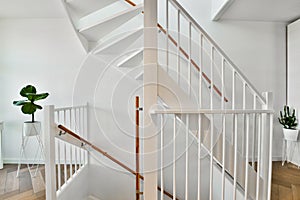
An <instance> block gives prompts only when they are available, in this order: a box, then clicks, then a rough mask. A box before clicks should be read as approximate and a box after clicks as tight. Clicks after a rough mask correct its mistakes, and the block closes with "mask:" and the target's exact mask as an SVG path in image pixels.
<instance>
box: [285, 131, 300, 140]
mask: <svg viewBox="0 0 300 200" xmlns="http://www.w3.org/2000/svg"><path fill="white" fill-rule="evenodd" d="M298 132H299V130H297V129H286V128H284V129H283V136H284V139H286V140H288V141H297V140H298Z"/></svg>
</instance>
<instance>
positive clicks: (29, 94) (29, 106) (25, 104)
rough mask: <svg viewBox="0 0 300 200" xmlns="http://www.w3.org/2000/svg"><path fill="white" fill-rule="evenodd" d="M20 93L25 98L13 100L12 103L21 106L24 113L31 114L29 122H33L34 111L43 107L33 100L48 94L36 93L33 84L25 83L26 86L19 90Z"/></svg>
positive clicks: (45, 96) (40, 98) (43, 97)
mask: <svg viewBox="0 0 300 200" xmlns="http://www.w3.org/2000/svg"><path fill="white" fill-rule="evenodd" d="M20 95H21V96H22V97H25V98H27V99H25V100H20V101H14V102H13V104H14V105H16V106H21V111H22V112H23V113H24V114H28V115H31V122H34V113H35V112H36V111H37V110H41V109H43V107H42V106H40V105H37V104H36V103H35V102H36V101H39V100H42V99H45V98H47V97H48V96H49V94H48V93H41V94H37V93H36V88H35V87H34V86H32V85H27V86H26V87H23V88H22V90H21V91H20Z"/></svg>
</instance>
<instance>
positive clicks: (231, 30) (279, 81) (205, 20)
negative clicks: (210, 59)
mask: <svg viewBox="0 0 300 200" xmlns="http://www.w3.org/2000/svg"><path fill="white" fill-rule="evenodd" d="M178 1H179V3H181V4H182V6H183V7H184V8H185V9H186V10H187V11H188V12H189V13H190V14H191V16H192V17H193V18H194V19H195V20H196V21H197V22H198V23H199V24H200V25H201V26H202V27H203V28H204V29H205V30H206V31H207V32H208V33H209V34H210V35H211V37H212V38H213V39H214V40H215V41H216V42H217V44H219V46H220V47H221V48H222V49H223V50H224V51H225V52H226V54H227V55H228V56H229V57H230V58H231V59H232V61H233V62H234V63H235V64H236V65H237V66H238V67H239V68H240V69H241V71H242V72H243V73H244V74H245V75H246V76H247V78H248V79H249V80H250V81H251V82H252V83H253V85H254V86H255V87H256V88H257V89H258V91H260V92H264V91H272V92H274V104H275V105H274V107H275V114H276V115H275V118H274V122H275V124H274V125H275V129H274V130H275V131H274V141H273V146H274V147H276V148H273V149H274V151H273V157H274V158H275V157H276V158H279V157H281V148H277V147H281V145H282V131H281V126H280V125H279V123H278V121H277V115H278V112H279V110H280V109H281V108H282V106H283V105H284V104H285V96H286V84H285V77H286V66H285V62H286V56H285V49H286V42H285V26H286V24H284V23H275V22H258V21H231V20H224V21H218V22H213V21H211V1H209V0H200V1H192V0H178Z"/></svg>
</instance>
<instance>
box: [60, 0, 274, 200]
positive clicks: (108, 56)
mask: <svg viewBox="0 0 300 200" xmlns="http://www.w3.org/2000/svg"><path fill="white" fill-rule="evenodd" d="M62 3H63V5H64V7H65V8H66V12H67V13H68V16H69V18H70V22H71V23H72V25H73V28H74V31H75V32H76V33H77V35H78V38H79V39H80V41H81V43H82V46H83V47H84V49H85V50H86V51H87V53H88V54H87V57H86V59H85V61H84V62H83V63H82V65H81V73H79V75H78V80H81V81H90V86H91V87H90V88H89V89H90V90H91V91H99V87H100V86H101V87H105V88H106V90H107V91H110V93H109V94H101V95H103V96H102V98H103V99H105V98H107V99H106V101H107V102H105V103H107V105H109V104H108V101H109V100H111V99H112V98H116V97H115V96H114V93H113V92H114V91H115V88H116V87H120V86H119V85H122V84H124V83H126V84H127V85H128V86H126V87H125V86H124V89H123V91H122V92H123V93H124V94H123V97H121V98H122V99H121V98H119V99H118V100H119V101H121V100H122V101H124V102H125V103H126V102H127V101H128V102H130V101H131V100H130V99H129V98H132V97H133V96H134V95H135V94H137V93H138V94H140V95H141V94H142V87H141V86H140V85H141V81H143V78H144V68H143V65H142V63H143V57H144V55H146V56H147V54H145V52H144V49H143V47H144V46H143V45H144V44H143V40H144V34H145V33H144V29H143V17H144V15H143V10H144V5H143V4H139V5H137V4H136V3H133V2H131V1H121V0H100V1H97V0H67V1H65V0H64V1H62ZM159 3H160V12H162V13H160V15H159V16H160V18H159V21H158V27H157V38H158V48H159V49H158V63H159V66H158V70H157V76H158V79H157V88H158V89H157V95H158V96H159V98H160V100H161V102H158V105H159V106H160V108H163V109H155V110H153V113H152V117H153V118H154V119H156V120H157V122H156V126H157V127H158V129H159V130H160V134H158V135H159V137H158V138H157V139H158V141H159V142H158V143H159V149H158V165H159V166H158V170H157V171H158V174H159V177H158V185H159V186H160V187H161V188H162V190H166V191H168V192H169V193H171V194H172V195H173V198H174V199H176V198H178V199H200V198H201V199H248V198H249V199H270V181H271V172H270V170H271V169H272V168H271V167H272V163H271V154H272V146H271V143H270V141H272V120H273V115H272V111H271V110H272V105H271V104H272V99H271V96H270V95H265V97H263V96H262V95H261V94H260V93H258V92H257V91H256V89H255V88H254V86H253V85H252V84H251V83H250V82H249V81H248V80H247V78H246V77H245V76H244V75H243V74H242V73H241V71H240V70H239V69H238V68H237V67H236V66H235V65H234V63H233V62H232V61H231V60H230V59H229V58H228V57H227V56H226V54H225V53H224V52H223V51H222V50H221V48H220V47H219V46H218V45H217V44H216V43H215V42H214V41H213V40H212V38H210V37H209V35H208V34H207V33H206V32H205V31H204V30H203V29H202V28H201V26H200V25H199V24H198V23H197V22H196V21H194V19H193V18H192V17H191V16H190V15H189V14H188V13H187V12H186V11H185V10H184V9H183V8H182V7H181V5H180V4H178V3H177V2H176V0H164V1H159ZM171 12H173V13H171ZM174 14H175V15H176V18H175V19H176V20H173V19H169V17H170V16H174ZM161 16H164V17H161ZM96 67H99V69H101V70H100V71H101V72H99V77H100V78H99V77H96V75H94V74H93V75H92V74H89V70H91V71H93V70H92V69H95V68H96ZM89 76H90V77H89ZM94 76H95V77H94ZM148 76H149V75H148ZM92 77H93V78H92ZM104 80H105V81H104ZM105 83H106V85H105ZM93 84H94V85H93ZM118 84H119V85H118ZM95 85H96V86H95ZM99 85H100V86H99ZM78 90H80V91H82V89H78ZM106 90H105V91H106ZM127 90H128V92H127ZM130 90H133V91H130ZM103 91H104V90H103ZM137 91H138V92H137ZM100 92H101V90H100ZM95 93H96V94H95V97H94V99H97V95H98V93H97V92H95ZM103 99H102V100H101V101H103V102H104V101H105V100H103ZM111 101H112V100H111ZM94 103H95V102H94ZM105 103H104V104H105ZM96 104H97V103H95V105H96ZM101 105H102V103H101ZM101 105H100V103H99V107H101ZM118 106H119V107H118V108H117V109H118V112H126V111H125V110H126V109H128V104H127V105H126V104H123V103H120V105H118ZM122 106H123V107H125V108H126V109H123V108H122ZM95 107H97V106H95ZM95 107H94V109H100V110H101V109H103V108H95ZM103 107H105V106H103ZM107 107H108V108H109V106H107ZM97 112H98V111H97ZM101 112H104V111H101ZM105 112H114V110H107V111H105ZM104 118H105V115H104V116H103V118H102V119H104ZM108 118H109V117H107V118H106V120H107V124H109V123H112V122H111V121H110V122H108V121H109V120H108ZM94 121H97V119H96V120H94ZM95 123H96V122H91V123H90V124H89V125H90V126H93V125H94V126H95ZM129 123H130V122H129ZM114 126H117V128H118V129H120V130H118V129H116V132H118V131H119V132H120V133H121V132H122V131H123V129H124V128H122V127H121V126H120V127H119V124H117V125H114ZM91 129H93V128H91ZM125 129H126V128H125ZM114 131H115V130H114ZM129 132H130V131H129ZM92 138H93V137H92ZM94 138H95V137H94ZM124 143H126V142H124ZM130 144H131V143H130ZM108 147H109V145H108ZM126 148H127V147H126ZM115 153H116V154H118V151H116V152H115ZM128 155H130V154H128ZM120 157H122V158H123V159H124V160H126V157H127V154H126V153H124V154H122V155H121V154H120ZM127 161H128V162H129V163H130V161H132V160H131V159H128V160H127ZM250 163H251V165H250ZM255 163H257V166H258V168H257V169H254V168H255V167H254V166H255ZM130 165H133V163H131V164H130ZM115 173H116V176H118V174H117V173H119V172H118V171H116V172H115ZM99 181H100V180H99ZM104 183H105V181H104V182H102V184H104ZM99 184H101V182H99ZM119 184H121V183H119ZM124 184H126V183H124ZM183 186H184V187H183ZM106 187H107V186H106ZM111 187H113V185H112V186H111ZM100 189H101V188H100ZM103 192H105V191H103ZM160 194H161V195H160V198H161V199H165V198H167V197H166V196H164V195H163V194H162V193H160ZM142 198H144V197H142ZM145 198H146V197H145ZM87 199H98V198H95V197H92V196H89V197H88V198H87ZM123 199H128V197H123Z"/></svg>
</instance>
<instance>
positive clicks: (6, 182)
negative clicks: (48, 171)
mask: <svg viewBox="0 0 300 200" xmlns="http://www.w3.org/2000/svg"><path fill="white" fill-rule="evenodd" d="M34 169H35V168H32V170H31V172H32V173H34ZM16 175H17V165H4V168H3V169H1V170H0V199H3V200H4V199H7V200H29V199H34V200H43V199H45V181H44V177H45V169H44V166H41V167H40V168H39V170H38V172H37V174H36V176H35V177H31V176H30V173H29V171H28V168H27V167H26V166H25V165H24V166H23V165H22V167H21V170H20V174H19V177H16Z"/></svg>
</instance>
